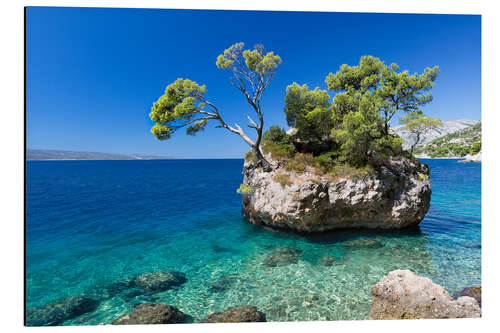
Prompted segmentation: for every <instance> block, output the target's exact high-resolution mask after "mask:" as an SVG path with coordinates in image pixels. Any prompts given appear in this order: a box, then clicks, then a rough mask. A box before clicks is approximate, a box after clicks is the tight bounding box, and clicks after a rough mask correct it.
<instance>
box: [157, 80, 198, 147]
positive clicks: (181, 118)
mask: <svg viewBox="0 0 500 333" xmlns="http://www.w3.org/2000/svg"><path fill="white" fill-rule="evenodd" d="M206 91H207V88H206V87H205V86H204V85H203V86H200V85H199V84H198V83H196V82H194V81H191V80H189V79H177V80H176V81H175V82H174V83H172V84H170V85H168V86H167V88H166V89H165V93H164V94H163V95H162V96H161V97H160V98H159V99H158V100H157V101H156V102H154V103H153V107H152V108H151V113H150V114H149V117H150V118H151V120H152V121H154V122H155V123H156V124H155V125H154V126H153V128H152V129H151V132H152V133H153V134H154V135H155V136H156V137H157V138H158V139H159V140H167V139H170V137H171V136H172V134H173V133H174V132H175V131H176V130H177V129H179V128H182V127H186V126H187V129H186V132H187V133H188V134H191V135H192V134H195V133H196V132H199V131H201V130H203V129H204V128H205V125H206V124H207V119H204V118H203V117H197V116H198V114H199V112H200V111H201V110H203V108H204V107H205V103H204V102H203V94H205V93H206Z"/></svg>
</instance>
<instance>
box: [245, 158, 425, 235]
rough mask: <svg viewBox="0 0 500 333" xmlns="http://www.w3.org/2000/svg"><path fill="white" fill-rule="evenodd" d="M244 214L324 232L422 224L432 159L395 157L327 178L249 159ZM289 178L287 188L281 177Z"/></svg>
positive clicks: (270, 223) (277, 225)
mask: <svg viewBox="0 0 500 333" xmlns="http://www.w3.org/2000/svg"><path fill="white" fill-rule="evenodd" d="M243 174H244V179H243V184H244V185H245V186H247V187H249V188H251V190H249V191H247V192H245V193H243V194H242V201H243V215H244V217H245V219H247V220H248V221H250V222H251V223H253V224H256V225H267V226H270V227H275V228H285V229H291V230H295V231H299V232H321V231H326V230H333V229H339V228H372V229H374V228H380V229H401V228H405V227H409V226H414V225H418V224H419V223H420V221H422V219H423V218H424V216H425V214H426V213H427V211H428V209H429V205H430V197H431V183H430V179H429V175H430V171H429V168H428V166H427V165H426V164H421V163H420V162H418V161H417V160H415V161H412V160H409V159H406V158H398V159H391V160H390V161H389V162H387V163H386V165H383V166H380V167H379V168H378V170H377V171H375V172H373V173H367V174H365V175H362V176H358V177H353V178H348V177H344V178H337V179H332V178H327V177H325V176H321V177H319V176H316V177H314V175H313V174H312V173H311V172H307V171H306V172H304V173H296V172H293V171H289V170H286V169H285V168H283V167H277V168H276V169H274V170H273V171H271V172H263V171H262V170H261V169H259V168H258V167H257V166H256V165H255V164H253V163H252V162H250V161H245V164H244V167H243ZM278 175H282V177H287V179H288V180H289V182H290V183H291V184H290V185H285V186H284V187H283V186H282V185H280V183H278V182H277V181H276V180H275V179H276V176H278Z"/></svg>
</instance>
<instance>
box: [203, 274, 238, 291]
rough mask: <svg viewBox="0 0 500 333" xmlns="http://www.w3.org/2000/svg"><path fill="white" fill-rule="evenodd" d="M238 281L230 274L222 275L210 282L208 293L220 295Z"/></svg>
mask: <svg viewBox="0 0 500 333" xmlns="http://www.w3.org/2000/svg"><path fill="white" fill-rule="evenodd" d="M238 281H240V279H239V278H238V277H236V276H234V275H232V274H223V275H221V276H219V277H217V278H215V279H213V280H212V281H210V288H209V290H210V292H212V293H220V292H225V291H227V290H229V289H231V288H232V287H233V286H234V284H236V282H238Z"/></svg>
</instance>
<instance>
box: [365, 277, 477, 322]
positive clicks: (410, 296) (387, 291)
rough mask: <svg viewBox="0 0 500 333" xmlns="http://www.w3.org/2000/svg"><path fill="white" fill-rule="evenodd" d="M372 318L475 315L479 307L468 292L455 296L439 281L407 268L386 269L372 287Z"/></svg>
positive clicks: (472, 316) (474, 316) (425, 317)
mask: <svg viewBox="0 0 500 333" xmlns="http://www.w3.org/2000/svg"><path fill="white" fill-rule="evenodd" d="M371 294H372V298H373V303H372V308H371V311H370V318H372V319H432V318H436V319H437V318H477V317H480V316H481V309H480V308H479V305H478V303H477V301H476V300H475V299H474V298H472V297H468V296H463V297H460V298H458V299H457V300H454V299H453V298H452V297H451V296H450V295H449V294H448V292H447V291H446V290H444V288H443V287H441V286H440V285H437V284H435V283H433V282H432V281H431V280H430V279H428V278H425V277H421V276H418V275H415V274H414V273H413V272H411V271H409V270H395V271H392V272H389V274H387V276H385V277H384V278H382V279H381V280H380V281H379V282H378V283H377V284H375V285H373V286H372V287H371Z"/></svg>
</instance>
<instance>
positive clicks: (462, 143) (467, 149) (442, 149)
mask: <svg viewBox="0 0 500 333" xmlns="http://www.w3.org/2000/svg"><path fill="white" fill-rule="evenodd" d="M414 152H415V154H417V155H420V156H421V157H464V156H467V155H476V154H478V153H480V152H481V123H480V122H478V123H476V124H474V125H472V126H469V127H467V128H463V129H461V130H458V131H455V132H453V133H449V134H446V135H445V136H442V137H440V138H437V139H434V140H432V141H431V142H429V143H427V144H425V145H418V146H417V147H416V148H415V151H414ZM479 158H480V157H479Z"/></svg>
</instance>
